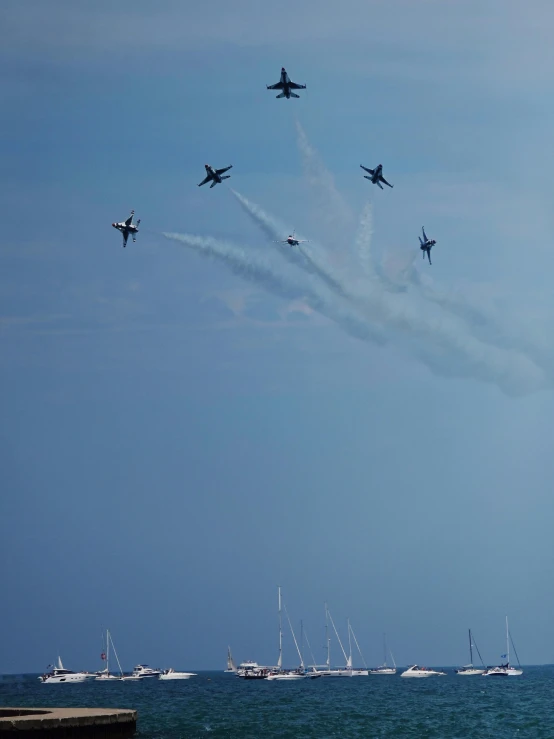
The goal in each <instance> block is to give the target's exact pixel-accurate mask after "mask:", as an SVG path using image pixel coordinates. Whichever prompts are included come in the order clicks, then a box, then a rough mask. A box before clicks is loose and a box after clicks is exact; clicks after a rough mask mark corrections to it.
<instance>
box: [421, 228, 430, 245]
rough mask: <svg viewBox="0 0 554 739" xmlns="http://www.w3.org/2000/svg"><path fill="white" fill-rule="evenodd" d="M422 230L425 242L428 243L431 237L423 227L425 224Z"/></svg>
mask: <svg viewBox="0 0 554 739" xmlns="http://www.w3.org/2000/svg"><path fill="white" fill-rule="evenodd" d="M421 231H422V232H423V240H424V241H425V243H427V242H428V241H429V239H428V238H427V234H426V233H425V229H424V228H423V226H422V227H421Z"/></svg>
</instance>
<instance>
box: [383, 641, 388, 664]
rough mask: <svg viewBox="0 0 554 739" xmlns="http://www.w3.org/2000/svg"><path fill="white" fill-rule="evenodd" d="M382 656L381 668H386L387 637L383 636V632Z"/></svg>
mask: <svg viewBox="0 0 554 739" xmlns="http://www.w3.org/2000/svg"><path fill="white" fill-rule="evenodd" d="M383 656H384V660H383V666H384V667H386V666H387V635H386V634H385V632H383Z"/></svg>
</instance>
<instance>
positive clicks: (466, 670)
mask: <svg viewBox="0 0 554 739" xmlns="http://www.w3.org/2000/svg"><path fill="white" fill-rule="evenodd" d="M474 644H475V642H474V640H473V637H472V635H471V629H470V630H469V665H464V667H461V668H460V669H459V670H456V674H457V675H469V676H471V675H482V674H483V673H484V672H485V670H486V667H485V663H484V662H483V658H482V657H481V652H480V651H479V647H478V646H477V644H475V649H476V650H477V654H478V655H479V659H480V660H481V662H483V669H482V670H481V669H480V668H478V667H474V666H473V646H474Z"/></svg>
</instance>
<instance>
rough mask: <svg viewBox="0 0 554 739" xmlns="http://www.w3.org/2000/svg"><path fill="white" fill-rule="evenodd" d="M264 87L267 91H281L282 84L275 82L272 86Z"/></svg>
mask: <svg viewBox="0 0 554 739" xmlns="http://www.w3.org/2000/svg"><path fill="white" fill-rule="evenodd" d="M266 87H267V89H268V90H282V89H283V87H284V85H283V83H282V82H276V83H275V84H274V85H266ZM291 87H292V85H291Z"/></svg>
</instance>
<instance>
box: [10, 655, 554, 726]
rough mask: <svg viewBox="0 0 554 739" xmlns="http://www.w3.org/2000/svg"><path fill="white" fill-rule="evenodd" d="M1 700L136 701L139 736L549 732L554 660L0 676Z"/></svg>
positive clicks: (115, 704) (553, 717)
mask: <svg viewBox="0 0 554 739" xmlns="http://www.w3.org/2000/svg"><path fill="white" fill-rule="evenodd" d="M0 705H3V706H9V705H11V706H86V707H88V706H97V707H107V708H134V709H136V710H137V711H138V731H137V734H136V736H137V737H141V738H142V739H161V738H162V737H170V738H173V737H174V738H175V739H177V738H179V737H180V738H181V739H197V738H199V737H202V739H204V738H206V737H209V739H219V737H221V738H223V737H225V738H226V739H227V738H230V737H232V738H233V739H259V738H260V737H264V738H267V737H282V738H283V739H285V738H286V739H289V738H290V739H301V738H302V737H317V739H327V737H341V738H343V739H354V737H356V739H357V737H395V739H396V738H398V737H418V739H427V738H429V739H431V738H433V739H468V737H471V738H472V739H475V738H477V737H479V738H481V737H482V739H485V738H488V737H490V738H491V739H492V738H493V737H494V739H512V737H513V738H514V739H516V738H517V739H537V737H549V738H552V739H554V667H551V666H548V667H527V668H525V671H524V674H523V675H522V676H521V677H513V678H505V679H502V678H500V679H498V678H496V679H495V678H492V679H491V678H482V677H457V676H456V675H455V674H453V673H452V672H450V673H449V674H448V675H447V676H446V677H432V678H427V679H424V680H406V679H400V677H399V675H396V676H369V677H355V678H331V679H329V678H328V679H325V678H320V679H318V680H301V681H298V682H290V683H289V682H266V681H265V680H259V681H244V680H240V679H239V678H236V677H235V676H234V675H224V674H222V673H216V672H203V673H199V674H198V677H196V678H192V679H191V680H182V681H181V680H178V681H175V682H171V681H169V682H163V681H158V680H156V679H147V680H143V681H140V682H126V683H120V682H111V683H107V684H106V683H100V682H91V683H88V682H87V683H80V684H75V685H41V684H40V683H39V681H38V680H37V679H36V676H30V675H24V676H4V677H3V678H0Z"/></svg>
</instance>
